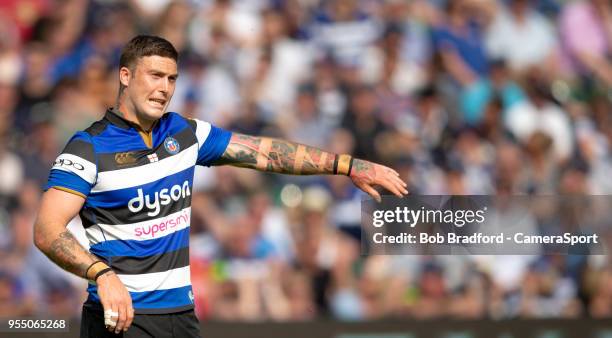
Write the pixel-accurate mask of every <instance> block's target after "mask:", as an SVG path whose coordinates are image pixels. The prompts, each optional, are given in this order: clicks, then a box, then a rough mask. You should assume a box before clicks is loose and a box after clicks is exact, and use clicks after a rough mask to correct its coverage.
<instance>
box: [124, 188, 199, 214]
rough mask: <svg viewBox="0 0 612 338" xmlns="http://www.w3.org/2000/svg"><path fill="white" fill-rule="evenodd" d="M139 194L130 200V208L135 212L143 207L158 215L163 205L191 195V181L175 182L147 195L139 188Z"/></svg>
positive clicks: (149, 212)
mask: <svg viewBox="0 0 612 338" xmlns="http://www.w3.org/2000/svg"><path fill="white" fill-rule="evenodd" d="M137 194H138V195H137V196H136V197H134V198H132V199H131V200H130V201H129V202H128V209H129V210H130V211H131V212H133V213H139V212H140V211H142V210H143V209H145V210H146V211H147V215H149V216H157V215H159V212H160V210H161V206H162V205H168V204H170V203H172V202H177V201H178V200H180V199H184V198H185V197H187V196H191V191H190V190H189V182H188V181H185V182H183V185H182V186H181V185H178V184H175V185H173V186H172V187H170V188H164V189H162V190H160V191H156V192H155V193H154V194H153V195H150V194H147V195H145V194H144V192H143V191H142V189H141V188H139V189H138V192H137Z"/></svg>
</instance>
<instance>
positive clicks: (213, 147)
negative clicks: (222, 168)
mask: <svg viewBox="0 0 612 338" xmlns="http://www.w3.org/2000/svg"><path fill="white" fill-rule="evenodd" d="M192 121H193V122H195V134H196V137H197V139H198V160H197V162H196V164H198V165H202V166H207V167H209V166H211V165H212V163H213V162H215V161H216V160H218V159H219V158H220V157H221V155H223V153H224V152H225V149H226V148H227V145H228V144H229V141H230V138H231V137H232V133H231V132H230V131H227V130H225V129H222V128H219V127H216V126H213V125H212V124H210V123H208V122H205V121H201V120H198V119H193V120H192Z"/></svg>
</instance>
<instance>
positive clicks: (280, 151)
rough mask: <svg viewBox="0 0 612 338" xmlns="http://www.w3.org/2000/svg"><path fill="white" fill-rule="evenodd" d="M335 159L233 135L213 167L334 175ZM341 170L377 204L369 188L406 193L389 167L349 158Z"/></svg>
mask: <svg viewBox="0 0 612 338" xmlns="http://www.w3.org/2000/svg"><path fill="white" fill-rule="evenodd" d="M339 158H341V157H340V156H339V155H337V154H333V153H329V152H326V151H323V150H321V149H318V148H315V147H311V146H307V145H304V144H299V143H293V142H290V141H285V140H280V139H274V138H268V137H256V136H249V135H243V134H237V133H234V134H233V135H232V138H231V140H230V143H229V145H228V146H227V149H226V150H225V153H224V154H223V156H222V157H221V159H219V160H218V161H217V162H216V163H215V164H216V165H223V164H229V165H233V166H237V167H243V168H251V169H256V170H260V171H269V172H275V173H282V174H293V175H334V174H335V172H334V169H335V168H338V160H339ZM344 158H345V159H348V157H346V156H345V157H344ZM345 168H349V169H346V170H345V171H346V172H347V173H348V176H349V177H350V178H351V179H352V180H353V183H354V184H355V185H356V186H357V187H358V188H360V189H361V190H363V191H365V192H366V193H368V194H370V195H371V196H372V197H373V198H374V199H376V200H377V201H380V194H379V193H378V192H377V191H376V190H375V189H374V188H373V187H372V186H373V185H380V186H382V187H384V188H385V189H387V190H389V191H390V192H392V193H393V194H395V195H396V196H400V197H401V196H402V195H404V194H407V193H408V191H407V190H406V184H405V183H404V182H403V181H402V180H401V179H400V178H399V175H398V173H397V172H396V171H395V170H393V169H391V168H388V167H385V166H382V165H380V164H376V163H372V162H369V161H365V160H361V159H353V161H352V165H350V166H348V163H345ZM340 172H341V173H342V174H346V173H343V172H342V171H340Z"/></svg>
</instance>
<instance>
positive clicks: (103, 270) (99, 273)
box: [94, 268, 113, 282]
mask: <svg viewBox="0 0 612 338" xmlns="http://www.w3.org/2000/svg"><path fill="white" fill-rule="evenodd" d="M109 271H113V269H111V268H106V269H102V270H100V271H99V272H98V273H97V274H96V276H95V277H94V282H95V281H97V280H98V278H99V277H100V276H102V275H103V274H105V273H107V272H109Z"/></svg>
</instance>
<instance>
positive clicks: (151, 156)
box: [147, 153, 159, 163]
mask: <svg viewBox="0 0 612 338" xmlns="http://www.w3.org/2000/svg"><path fill="white" fill-rule="evenodd" d="M147 158H148V159H149V162H150V163H153V162H158V161H159V158H158V157H157V154H155V153H153V154H149V155H147Z"/></svg>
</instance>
